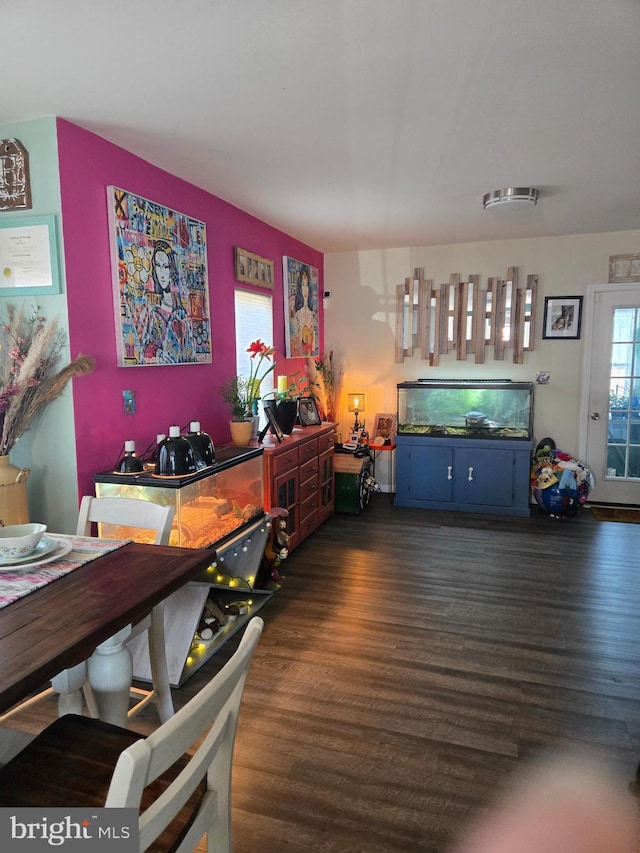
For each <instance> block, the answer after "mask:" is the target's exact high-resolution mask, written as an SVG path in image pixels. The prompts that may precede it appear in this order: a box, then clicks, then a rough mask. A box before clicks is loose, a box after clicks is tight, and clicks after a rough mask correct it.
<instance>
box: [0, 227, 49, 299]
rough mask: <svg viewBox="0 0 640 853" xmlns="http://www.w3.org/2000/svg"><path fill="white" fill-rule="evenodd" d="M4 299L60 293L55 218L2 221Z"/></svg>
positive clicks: (0, 293) (1, 289) (1, 290)
mask: <svg viewBox="0 0 640 853" xmlns="http://www.w3.org/2000/svg"><path fill="white" fill-rule="evenodd" d="M0 271H1V272H2V274H1V275H0V296H23V295H28V296H34V295H37V296H40V295H45V294H47V293H60V270H59V268H58V237H57V232H56V218H55V216H24V217H21V218H18V217H16V218H15V219H4V218H3V219H0Z"/></svg>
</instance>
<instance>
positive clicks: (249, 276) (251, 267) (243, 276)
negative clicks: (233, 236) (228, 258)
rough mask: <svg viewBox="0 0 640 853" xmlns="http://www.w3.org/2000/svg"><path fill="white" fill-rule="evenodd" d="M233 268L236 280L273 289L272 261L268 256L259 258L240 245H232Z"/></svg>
mask: <svg viewBox="0 0 640 853" xmlns="http://www.w3.org/2000/svg"><path fill="white" fill-rule="evenodd" d="M233 269H234V276H235V279H236V281H243V282H245V283H246V284H254V285H256V286H257V287H267V288H269V289H270V290H273V261H270V260H269V259H268V258H261V257H260V255H254V254H253V252H248V251H247V250H246V249H241V248H240V246H234V248H233Z"/></svg>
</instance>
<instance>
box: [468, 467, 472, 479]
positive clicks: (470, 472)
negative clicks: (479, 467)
mask: <svg viewBox="0 0 640 853" xmlns="http://www.w3.org/2000/svg"><path fill="white" fill-rule="evenodd" d="M468 480H469V482H471V481H472V480H473V468H469V477H468Z"/></svg>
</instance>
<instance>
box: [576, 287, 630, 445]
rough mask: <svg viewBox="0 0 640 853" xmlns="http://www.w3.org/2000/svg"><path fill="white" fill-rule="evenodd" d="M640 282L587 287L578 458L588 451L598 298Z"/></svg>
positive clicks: (624, 291) (624, 289) (625, 291)
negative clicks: (590, 354)
mask: <svg viewBox="0 0 640 853" xmlns="http://www.w3.org/2000/svg"><path fill="white" fill-rule="evenodd" d="M639 287H640V282H637V281H635V282H629V283H628V284H591V285H589V286H588V287H587V292H586V294H585V300H584V320H583V324H582V329H583V331H584V336H583V340H582V354H583V357H582V388H581V393H580V423H579V425H578V458H580V459H585V458H586V453H587V418H588V417H589V393H590V390H591V358H590V356H589V353H590V352H591V349H592V346H593V334H594V330H593V324H594V320H595V313H596V308H595V306H596V299H597V297H598V294H600V293H605V292H606V293H614V292H615V293H628V292H630V291H634V292H635V293H637V292H638V288H639Z"/></svg>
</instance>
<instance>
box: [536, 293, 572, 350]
mask: <svg viewBox="0 0 640 853" xmlns="http://www.w3.org/2000/svg"><path fill="white" fill-rule="evenodd" d="M581 323H582V296H547V297H545V300H544V325H543V328H542V337H543V339H544V338H546V339H558V340H573V341H577V340H580V325H581Z"/></svg>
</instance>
